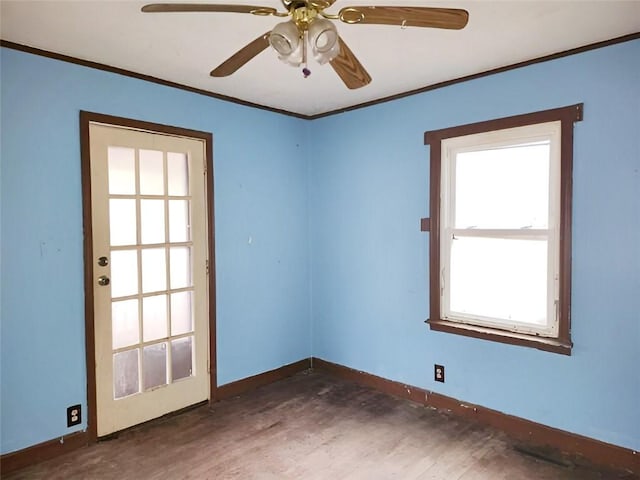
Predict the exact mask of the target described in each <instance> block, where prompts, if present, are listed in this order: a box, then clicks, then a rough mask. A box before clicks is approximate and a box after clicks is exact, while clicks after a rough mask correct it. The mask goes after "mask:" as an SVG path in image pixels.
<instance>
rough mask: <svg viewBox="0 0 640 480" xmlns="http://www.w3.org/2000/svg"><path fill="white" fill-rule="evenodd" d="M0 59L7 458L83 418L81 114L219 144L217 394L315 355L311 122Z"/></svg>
mask: <svg viewBox="0 0 640 480" xmlns="http://www.w3.org/2000/svg"><path fill="white" fill-rule="evenodd" d="M0 51H1V57H0V59H1V62H2V63H1V65H2V77H1V83H2V86H1V88H2V90H1V92H2V97H1V100H2V150H1V164H0V168H1V170H0V174H1V192H2V202H1V209H2V210H1V214H2V224H1V226H2V247H1V248H2V250H1V254H2V274H1V277H2V278H1V282H2V306H1V311H0V315H1V321H2V345H1V346H2V353H1V362H2V367H1V368H2V370H1V375H2V394H1V402H2V403H1V407H2V416H1V422H2V423H1V435H2V439H1V440H2V445H1V451H2V453H6V452H10V451H14V450H17V449H21V448H25V447H28V446H30V445H33V444H36V443H40V442H43V441H47V440H50V439H52V438H56V437H59V436H61V435H64V434H67V433H70V432H71V431H73V430H76V429H77V428H78V427H75V428H74V429H67V428H66V416H65V415H66V413H65V412H66V408H67V407H68V406H70V405H74V404H76V403H81V404H82V405H83V407H84V408H85V411H86V395H87V394H86V372H85V348H84V286H83V268H84V267H83V253H82V248H83V247H82V202H81V199H82V192H81V183H80V148H79V126H78V125H79V118H78V117H79V111H80V110H88V111H94V112H100V113H106V114H111V115H117V116H123V117H129V118H135V119H140V120H146V121H151V122H157V123H163V124H168V125H176V126H180V127H185V128H191V129H196V130H204V131H209V132H212V133H213V135H214V145H213V155H214V164H215V168H214V171H215V180H214V182H215V222H216V223H215V226H216V261H217V271H216V274H217V285H218V291H217V326H218V330H217V334H218V345H217V354H218V382H219V384H225V383H228V382H231V381H234V380H237V379H240V378H245V377H247V376H250V375H255V374H257V373H260V372H263V371H266V370H270V369H273V368H277V367H280V366H282V365H284V364H287V363H291V362H294V361H298V360H300V359H302V358H306V357H308V356H309V352H310V349H311V343H310V342H311V339H310V332H311V330H310V323H309V322H310V314H309V303H310V300H309V298H310V292H309V281H308V279H309V260H308V259H309V251H308V246H309V242H308V230H307V228H306V222H307V217H308V206H307V174H308V166H307V160H306V159H305V156H304V155H302V154H301V152H304V151H305V147H306V145H305V143H304V142H305V124H304V123H303V122H301V121H300V120H298V119H295V118H291V117H287V116H284V115H277V114H273V113H271V112H265V111H261V110H256V109H252V108H247V107H243V106H239V105H234V104H231V103H228V102H222V101H218V100H215V99H210V98H206V97H203V96H201V95H195V94H191V93H187V92H183V91H180V90H176V89H172V88H167V87H163V86H159V85H155V84H150V83H147V82H143V81H140V80H135V79H131V78H127V77H123V76H119V75H114V74H109V73H105V72H101V71H97V70H91V69H88V68H83V67H79V66H75V65H71V64H67V63H61V62H58V61H53V60H49V59H46V58H41V57H37V56H33V55H28V54H24V53H20V52H17V51H14V50H10V49H2V50H0ZM295 139H297V140H295ZM249 237H251V238H252V242H251V244H249V243H248V238H249ZM85 426H86V424H83V425H82V427H83V428H84V427H85Z"/></svg>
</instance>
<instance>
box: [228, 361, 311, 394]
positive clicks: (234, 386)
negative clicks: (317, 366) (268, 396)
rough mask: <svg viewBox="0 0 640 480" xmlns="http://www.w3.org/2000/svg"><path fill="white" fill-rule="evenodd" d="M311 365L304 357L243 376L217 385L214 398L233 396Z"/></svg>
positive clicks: (289, 375) (306, 368)
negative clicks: (240, 378) (278, 366)
mask: <svg viewBox="0 0 640 480" xmlns="http://www.w3.org/2000/svg"><path fill="white" fill-rule="evenodd" d="M310 367H311V359H310V358H305V359H303V360H299V361H297V362H294V363H290V364H288V365H284V366H282V367H280V368H276V369H274V370H269V371H268V372H263V373H259V374H257V375H253V376H251V377H247V378H243V379H242V380H238V381H235V382H231V383H227V384H225V385H222V386H220V387H218V389H217V392H216V398H215V400H224V399H226V398H231V397H235V396H238V395H241V394H243V393H245V392H248V391H250V390H253V389H255V388H258V387H262V386H264V385H268V384H270V383H273V382H277V381H278V380H282V379H283V378H287V377H291V376H292V375H295V374H296V373H299V372H302V371H304V370H308V369H309V368H310Z"/></svg>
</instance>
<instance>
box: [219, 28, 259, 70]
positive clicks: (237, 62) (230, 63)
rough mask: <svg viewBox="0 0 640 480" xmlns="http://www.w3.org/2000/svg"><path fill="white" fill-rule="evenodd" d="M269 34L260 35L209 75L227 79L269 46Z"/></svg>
mask: <svg viewBox="0 0 640 480" xmlns="http://www.w3.org/2000/svg"><path fill="white" fill-rule="evenodd" d="M269 33H270V32H267V33H265V34H264V35H260V36H259V37H258V38H256V39H255V40H254V41H253V42H251V43H249V44H248V45H246V46H244V47H242V48H241V49H240V50H238V51H237V52H236V53H234V54H233V55H231V56H230V57H229V58H228V59H227V60H225V61H224V62H222V63H221V64H220V65H219V66H217V67H216V68H214V69H213V70H211V73H210V75H211V76H212V77H227V76H229V75H231V74H232V73H234V72H235V71H236V70H238V69H239V68H240V67H241V66H243V65H244V64H245V63H247V62H248V61H249V60H251V59H252V58H253V57H255V56H256V55H258V54H259V53H260V52H262V51H263V50H264V49H265V48H267V47H268V46H269Z"/></svg>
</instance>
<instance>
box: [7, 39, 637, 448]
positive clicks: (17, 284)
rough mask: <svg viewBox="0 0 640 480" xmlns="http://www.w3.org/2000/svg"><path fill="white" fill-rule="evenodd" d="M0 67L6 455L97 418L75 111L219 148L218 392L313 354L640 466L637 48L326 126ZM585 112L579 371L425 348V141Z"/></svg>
mask: <svg viewBox="0 0 640 480" xmlns="http://www.w3.org/2000/svg"><path fill="white" fill-rule="evenodd" d="M0 52H1V57H0V59H1V62H2V63H1V89H2V90H1V93H2V98H1V100H2V112H1V114H2V117H1V121H2V137H1V140H2V145H1V158H0V175H1V182H0V188H1V190H0V191H1V199H2V201H1V215H2V218H1V224H0V225H1V229H2V230H1V232H2V245H1V254H2V259H1V261H2V265H1V278H0V281H1V285H2V291H1V295H2V298H1V300H2V305H1V309H0V315H1V316H0V320H1V328H2V330H1V335H2V339H1V342H2V344H1V346H2V352H1V356H0V360H1V362H2V365H1V375H2V378H1V380H2V384H1V386H2V393H1V396H0V400H1V402H2V403H1V408H2V415H1V435H2V438H1V447H0V451H1V452H2V453H7V452H11V451H14V450H18V449H21V448H25V447H27V446H30V445H33V444H36V443H39V442H42V441H46V440H49V439H52V438H55V437H59V436H61V435H64V434H67V433H69V432H71V431H73V429H67V428H66V424H65V415H64V413H65V410H66V407H67V406H69V405H72V404H75V403H82V405H83V406H85V408H86V387H85V384H86V372H85V354H84V311H83V308H84V307H83V305H84V299H83V259H82V204H81V187H80V158H79V132H78V111H79V110H89V111H95V112H100V113H106V114H112V115H118V116H124V117H130V118H136V119H140V120H146V121H151V122H157V123H165V124H170V125H177V126H181V127H186V128H192V129H198V130H205V131H210V132H212V133H213V134H214V162H215V202H216V203H215V216H216V217H215V218H216V261H217V266H216V267H217V268H216V276H217V284H218V292H217V301H218V304H217V322H218V345H217V350H218V380H219V384H225V383H228V382H231V381H234V380H237V379H240V378H244V377H247V376H250V375H254V374H256V373H260V372H263V371H266V370H270V369H273V368H277V367H279V366H281V365H284V364H287V363H290V362H293V361H296V360H299V359H301V358H305V357H309V356H311V355H314V356H317V357H320V358H323V359H326V360H329V361H332V362H336V363H340V364H343V365H346V366H349V367H352V368H356V369H361V370H364V371H367V372H370V373H373V374H376V375H380V376H382V377H386V378H389V379H392V380H397V381H401V382H405V383H409V384H412V385H416V386H420V387H423V388H426V389H429V390H434V391H438V392H440V393H443V394H445V395H450V396H453V397H456V398H460V399H462V400H465V401H469V402H473V403H478V404H480V405H484V406H486V407H489V408H493V409H496V410H500V411H503V412H506V413H510V414H513V415H517V416H521V417H524V418H528V419H531V420H534V421H537V422H540V423H544V424H547V425H551V426H553V427H557V428H561V429H565V430H568V431H571V432H575V433H579V434H582V435H586V436H589V437H593V438H596V439H599V440H602V441H606V442H610V443H615V444H618V445H621V446H625V447H628V448H633V449H636V450H639V449H640V433H639V432H640V428H639V426H640V411H638V409H637V405H636V404H637V399H638V398H640V375H639V374H638V365H640V313H639V312H640V295H639V294H638V292H640V247H639V245H640V193H639V192H640V173H639V170H640V140H639V138H640V135H639V133H640V132H639V131H638V125H640V87H638V85H640V62H638V60H637V59H638V58H640V41H634V42H628V43H625V44H621V45H616V46H612V47H608V48H605V49H601V50H596V51H591V52H587V53H583V54H580V55H576V56H573V57H568V58H564V59H559V60H555V61H553V62H547V63H544V64H539V65H533V66H529V67H526V68H522V69H519V70H514V71H511V72H506V73H502V74H499V75H493V76H490V77H486V78H482V79H477V80H474V81H471V82H466V83H462V84H458V85H454V86H451V87H447V88H443V89H439V90H436V91H432V92H427V93H423V94H420V95H415V96H412V97H407V98H405V99H401V100H397V101H394V102H390V103H385V104H381V105H378V106H374V107H369V108H366V109H362V110H356V111H353V112H348V113H345V114H341V115H335V116H331V117H327V118H323V119H319V120H314V121H312V122H307V121H303V120H298V119H295V118H290V117H286V116H282V115H278V114H274V113H270V112H264V111H260V110H255V109H251V108H247V107H242V106H238V105H233V104H229V103H225V102H221V101H218V100H215V99H209V98H206V97H202V96H199V95H195V94H191V93H187V92H183V91H179V90H175V89H171V88H167V87H163V86H159V85H155V84H150V83H145V82H143V81H139V80H135V79H130V78H126V77H121V76H118V75H114V74H109V73H105V72H101V71H96V70H91V69H87V68H83V67H78V66H74V65H70V64H65V63H61V62H57V61H53V60H49V59H45V58H40V57H36V56H32V55H28V54H24V53H20V52H16V51H13V50H9V49H1V50H0ZM374 81H375V80H374ZM579 102H583V103H584V109H585V119H584V121H582V122H579V123H578V124H576V128H575V134H576V139H575V165H574V225H573V233H574V247H573V340H574V343H575V347H574V351H573V355H572V356H571V357H566V356H562V355H557V354H551V353H546V352H541V351H537V350H533V349H528V348H522V347H514V346H509V345H502V344H497V343H491V342H486V341H481V340H475V339H469V338H464V337H458V336H454V335H450V334H444V333H437V332H431V331H429V329H428V327H427V326H426V325H424V323H423V320H425V319H426V318H427V316H428V314H427V312H428V295H427V292H428V255H427V252H428V239H429V237H428V234H425V233H420V232H419V218H421V217H425V216H428V194H429V192H428V181H429V169H428V167H429V165H428V148H427V147H425V146H424V145H423V144H422V139H423V133H424V131H426V130H432V129H439V128H443V127H446V126H452V125H459V124H463V123H469V122H475V121H480V120H487V119H492V118H496V117H501V116H507V115H513V114H519V113H526V112H531V111H537V110H543V109H547V108H554V107H558V106H564V105H569V104H573V103H579ZM293 139H295V140H293ZM326 139H331V141H327V140H326ZM250 237H251V243H249V238H250ZM312 327H313V328H312ZM434 363H442V364H444V365H446V367H447V383H445V384H444V385H443V384H435V383H433V382H432V377H433V364H434ZM25 412H26V414H25ZM82 427H83V428H84V427H85V425H84V424H83V425H82Z"/></svg>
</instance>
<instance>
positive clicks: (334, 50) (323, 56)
mask: <svg viewBox="0 0 640 480" xmlns="http://www.w3.org/2000/svg"><path fill="white" fill-rule="evenodd" d="M338 55H340V43H339V42H336V43H335V44H334V45H333V47H331V50H329V51H327V52H318V51H316V50H313V58H314V60H315V61H316V62H318V63H319V64H320V65H324V64H325V63H329V62H330V61H331V60H333V59H334V58H336V57H337V56H338Z"/></svg>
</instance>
